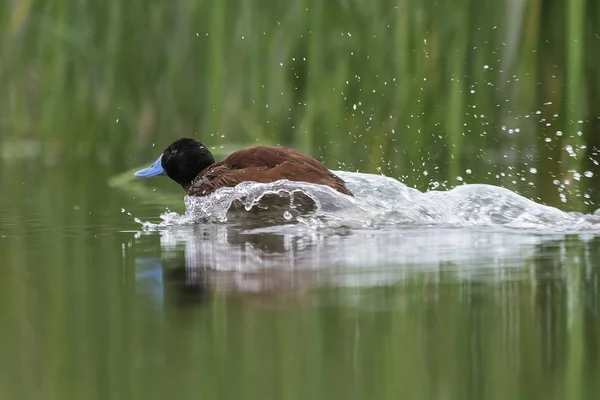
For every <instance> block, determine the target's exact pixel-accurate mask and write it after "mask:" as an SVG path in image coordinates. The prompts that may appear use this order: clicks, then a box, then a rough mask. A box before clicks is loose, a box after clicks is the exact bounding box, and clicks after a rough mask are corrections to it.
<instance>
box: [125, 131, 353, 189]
mask: <svg viewBox="0 0 600 400" xmlns="http://www.w3.org/2000/svg"><path fill="white" fill-rule="evenodd" d="M134 175H135V176H136V177H138V178H150V177H154V176H161V175H166V176H167V177H169V178H171V179H172V180H173V181H175V182H176V183H178V184H179V185H180V186H181V187H182V188H183V190H184V191H185V193H186V194H187V195H188V196H198V197H202V196H208V195H210V194H211V193H213V192H215V191H216V190H218V189H220V188H223V187H235V186H237V185H238V184H240V183H242V182H248V181H251V182H258V183H270V182H275V181H278V180H283V179H286V180H288V181H293V182H307V183H314V184H319V185H325V186H329V187H330V188H332V189H334V190H336V191H338V192H340V193H343V194H345V195H348V196H353V194H352V192H351V191H350V190H349V189H348V188H347V187H346V183H345V182H344V180H343V179H341V178H340V177H338V176H337V175H335V174H334V173H333V172H331V171H330V170H329V169H327V167H325V165H323V164H322V163H321V162H319V161H317V160H316V159H314V158H312V157H310V156H308V155H306V154H303V153H301V152H299V151H298V150H295V149H293V148H290V147H284V146H253V147H247V148H244V149H241V150H238V151H235V152H233V153H231V154H230V155H229V156H228V157H226V158H225V159H223V160H221V161H218V162H216V161H215V158H214V157H213V155H212V153H211V152H210V150H209V149H208V148H207V147H206V146H205V145H204V144H202V143H201V142H200V141H198V140H196V139H193V138H181V139H178V140H176V141H174V142H173V143H171V144H170V145H169V146H168V147H167V148H166V149H165V150H164V151H163V152H162V154H161V155H160V156H159V157H158V159H157V160H156V161H155V162H154V163H153V164H152V165H150V166H149V167H148V168H144V169H142V170H139V171H137V172H135V174H134Z"/></svg>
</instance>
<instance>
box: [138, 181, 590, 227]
mask: <svg viewBox="0 0 600 400" xmlns="http://www.w3.org/2000/svg"><path fill="white" fill-rule="evenodd" d="M334 172H335V173H336V174H337V175H339V176H340V177H341V178H342V179H344V180H345V181H346V183H347V185H348V188H349V189H350V190H351V191H352V193H353V194H354V197H351V196H347V195H344V194H341V193H338V192H336V191H335V190H333V189H331V188H329V187H327V186H322V185H314V184H309V183H302V182H290V181H285V180H282V181H277V182H273V183H255V182H244V183H242V184H240V185H238V186H236V187H235V188H223V189H220V190H218V191H217V192H215V193H213V194H212V195H210V196H207V197H186V198H185V204H186V212H185V213H184V214H178V213H174V212H166V213H164V214H162V215H161V219H162V221H161V222H160V223H158V224H154V223H150V222H143V223H142V222H141V221H139V222H140V223H142V225H143V228H144V229H146V230H155V229H161V228H164V227H168V226H173V225H187V224H193V223H197V222H225V221H228V220H229V219H230V218H232V217H231V215H230V213H231V211H232V210H233V209H234V208H235V205H236V204H237V205H240V204H241V205H242V206H243V208H244V209H245V210H246V211H247V212H248V214H251V211H256V210H257V209H260V211H261V212H262V211H263V210H267V209H268V211H269V214H268V215H269V218H272V217H273V215H280V216H281V221H283V222H284V223H285V222H287V223H291V222H293V223H301V224H304V225H307V226H309V227H311V228H319V227H332V226H333V227H336V226H349V227H381V226H390V225H410V226H423V225H435V226H451V227H469V226H471V227H473V226H477V227H481V226H484V227H494V226H498V227H505V228H511V229H521V230H523V229H525V230H536V231H547V232H569V231H572V232H582V231H600V216H598V215H591V214H582V213H575V212H564V211H561V210H559V209H557V208H554V207H549V206H545V205H542V204H538V203H535V202H534V201H531V200H529V199H527V198H525V197H523V196H521V195H519V194H517V193H515V192H512V191H510V190H508V189H505V188H501V187H497V186H492V185H483V184H472V185H461V186H458V187H456V188H454V189H451V190H448V191H428V192H420V191H418V190H416V189H413V188H409V187H408V186H406V185H404V184H403V183H401V182H399V181H397V180H395V179H392V178H389V177H385V176H381V175H373V174H363V173H353V172H342V171H334ZM300 194H301V195H304V199H306V197H308V198H310V199H312V201H314V203H315V205H316V210H315V211H314V212H308V213H302V212H299V211H298V209H299V204H300V203H301V202H300V201H299V200H298V197H299V196H298V195H300ZM267 195H270V196H271V197H273V195H274V196H278V197H281V199H283V200H284V201H282V202H280V203H279V204H277V205H276V206H274V205H272V203H269V204H265V198H266V197H265V196H267ZM238 208H239V207H238ZM255 214H256V213H255ZM243 217H244V216H243V212H242V214H240V213H237V214H236V217H235V218H237V219H239V218H243ZM278 222H280V221H278Z"/></svg>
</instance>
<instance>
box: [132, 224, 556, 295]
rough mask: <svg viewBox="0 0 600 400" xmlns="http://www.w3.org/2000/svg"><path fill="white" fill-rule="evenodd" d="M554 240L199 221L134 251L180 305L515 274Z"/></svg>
mask: <svg viewBox="0 0 600 400" xmlns="http://www.w3.org/2000/svg"><path fill="white" fill-rule="evenodd" d="M562 240H564V235H556V236H548V235H545V236H541V235H536V234H528V233H515V232H514V231H498V230H484V229H482V230H474V229H450V228H447V229H444V228H408V227H406V228H394V229H387V230H382V229H378V230H375V229H354V230H349V229H331V230H329V229H320V230H315V229H311V228H308V227H305V226H303V225H277V226H262V227H261V226H258V227H252V228H248V227H240V226H232V225H226V224H211V225H200V224H199V225H194V226H184V227H181V226H180V227H173V228H171V229H167V230H163V231H161V232H160V246H161V253H162V254H161V258H160V260H159V259H154V260H153V261H152V259H138V260H137V267H138V268H137V269H138V281H139V282H142V281H144V282H146V286H147V288H146V289H145V291H149V292H152V291H154V292H153V293H154V296H156V295H157V293H158V292H160V291H161V290H165V291H171V290H173V291H174V292H176V293H177V299H178V301H180V302H182V303H186V302H198V301H202V300H205V299H206V298H207V293H208V292H214V291H221V292H222V291H226V292H243V293H260V294H268V293H289V292H297V291H304V290H310V289H315V288H319V287H354V288H361V287H362V288H364V287H374V286H386V285H393V284H396V283H398V282H402V281H404V280H406V279H409V278H410V277H411V276H415V274H418V275H425V276H427V277H429V278H431V279H435V280H446V281H447V280H457V279H458V280H477V281H482V280H485V281H489V280H506V279H511V280H515V279H517V280H519V279H523V277H524V276H525V275H527V274H528V272H527V270H526V265H527V263H528V260H531V259H535V258H539V257H541V256H543V255H541V254H540V252H539V249H540V244H542V243H546V244H547V243H551V242H560V241H562ZM150 288H153V289H150ZM161 293H162V292H161ZM158 297H159V298H161V299H162V296H158ZM160 301H162V300H160Z"/></svg>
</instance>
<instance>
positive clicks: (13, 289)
mask: <svg viewBox="0 0 600 400" xmlns="http://www.w3.org/2000/svg"><path fill="white" fill-rule="evenodd" d="M2 167H3V168H2V169H0V183H1V184H2V186H3V188H4V189H5V192H4V193H5V194H4V195H3V196H1V197H0V254H2V264H1V265H2V279H0V296H2V298H1V300H0V343H1V345H0V358H1V359H2V360H3V361H2V363H0V393H2V398H7V399H8V398H11V399H12V398H19V399H22V398H47V399H67V398H73V399H82V398H91V399H94V398H98V399H106V398H111V399H118V398H125V399H133V398H140V399H153V398H156V399H159V398H160V399H162V398H165V397H167V396H169V397H177V398H182V399H186V398H227V399H229V398H250V399H252V398H256V399H282V398H286V399H288V398H290V399H292V398H322V399H337V398H340V399H341V398H343V399H348V398H350V399H353V398H356V399H359V398H360V399H362V398H365V399H367V398H368V399H375V398H401V397H405V398H406V397H408V398H447V399H471V398H472V399H482V398H499V399H504V398H528V399H530V398H554V399H559V398H569V399H579V398H582V399H595V398H597V396H598V394H599V391H600V388H599V387H598V383H597V379H596V377H597V375H598V373H600V367H599V366H598V363H597V360H598V350H597V349H598V348H599V346H600V343H599V339H598V338H600V323H599V322H600V319H599V317H598V306H599V304H600V300H599V298H598V283H599V281H600V274H599V272H600V271H599V269H598V265H600V263H599V261H600V237H599V236H600V235H599V233H600V228H599V227H598V220H597V218H598V217H595V216H593V215H585V214H579V213H565V212H562V211H560V210H558V209H555V208H550V207H546V206H543V205H539V204H537V203H534V202H532V201H530V200H527V199H526V198H524V197H521V196H518V195H517V194H515V193H513V192H510V191H508V190H505V189H501V188H496V187H493V186H488V185H465V186H460V187H457V188H455V189H453V190H451V191H449V192H441V191H440V192H426V193H422V192H419V191H416V190H413V189H411V188H409V187H406V186H404V185H403V184H401V183H399V182H397V181H394V180H390V179H388V178H384V177H379V176H374V175H365V174H351V173H341V172H340V174H341V175H342V176H343V177H344V178H345V179H346V180H347V181H348V183H349V186H350V188H351V190H352V191H353V192H354V193H355V195H356V196H355V198H348V197H346V196H342V195H339V194H337V193H335V192H332V191H330V190H329V189H328V188H322V187H318V186H314V185H303V184H301V185H294V186H291V185H290V184H289V183H285V182H278V183H275V184H268V185H259V184H245V185H244V186H242V187H241V188H236V189H234V190H224V191H222V192H220V193H217V194H215V196H213V197H210V198H207V199H203V200H193V199H185V201H186V203H187V208H185V207H184V199H183V195H182V193H181V192H180V191H179V188H177V187H175V185H174V184H172V183H170V182H168V180H166V179H164V180H160V179H157V180H153V181H146V182H144V183H142V184H140V183H138V182H136V183H135V184H130V185H125V186H123V187H119V188H117V187H108V186H107V185H106V181H107V178H108V177H109V175H110V174H111V173H112V172H118V171H106V169H105V168H104V167H89V166H86V168H79V167H78V166H68V167H67V166H64V167H54V168H38V167H37V166H35V165H33V166H23V165H18V164H5V165H3V166H2ZM136 185H141V186H136ZM155 188H156V192H154V191H153V190H154V189H155ZM298 188H300V190H301V191H298V190H296V189H298ZM170 193H173V195H171V194H170ZM290 193H291V195H290ZM154 199H156V200H154ZM307 203H310V204H308V205H307ZM313 203H314V204H315V205H316V208H311V205H312V204H313ZM230 204H232V205H233V206H232V207H230V206H229V205H230ZM166 207H169V208H170V210H169V211H166V210H165V208H166ZM247 209H248V210H247ZM307 210H309V211H308V212H306V211H307ZM301 211H302V212H301Z"/></svg>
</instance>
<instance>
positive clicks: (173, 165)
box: [135, 138, 215, 189]
mask: <svg viewBox="0 0 600 400" xmlns="http://www.w3.org/2000/svg"><path fill="white" fill-rule="evenodd" d="M214 163H215V158H214V157H213V155H212V154H211V152H210V151H209V150H208V149H207V148H206V146H204V145H203V144H202V143H200V142H199V141H197V140H196V139H191V138H182V139H178V140H176V141H174V142H173V143H171V144H170V145H169V147H167V148H166V149H165V151H163V153H162V154H161V155H160V157H158V160H156V161H155V162H154V164H152V165H151V166H149V167H148V168H145V169H142V170H140V171H137V172H136V173H135V176H137V177H138V178H149V177H151V176H158V175H167V176H168V177H169V178H171V179H173V180H174V181H175V182H177V183H179V184H180V185H181V186H182V187H183V188H184V189H186V188H187V187H189V186H190V184H191V183H192V181H193V180H194V178H196V176H198V174H199V173H200V172H202V171H203V170H204V169H205V168H207V167H209V166H210V165H212V164H214Z"/></svg>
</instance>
